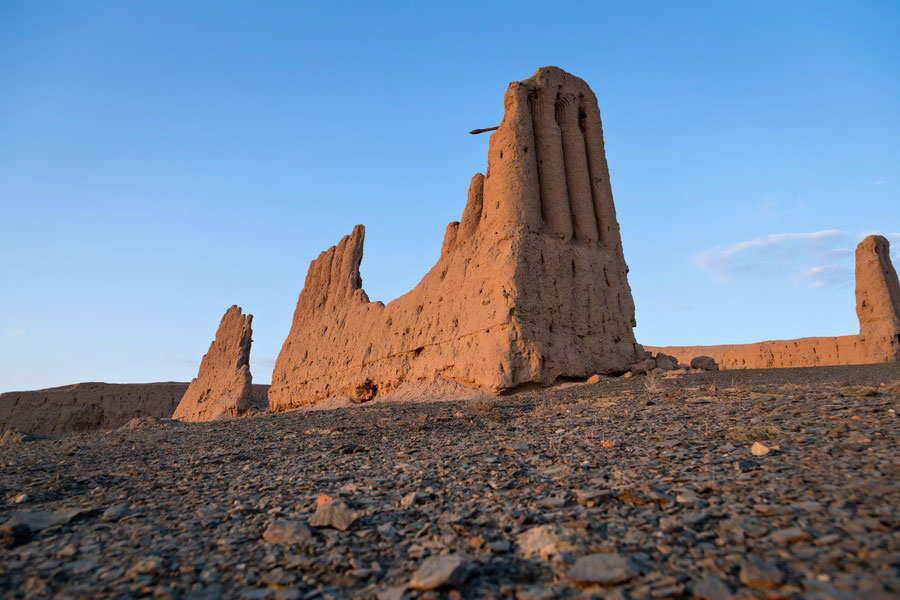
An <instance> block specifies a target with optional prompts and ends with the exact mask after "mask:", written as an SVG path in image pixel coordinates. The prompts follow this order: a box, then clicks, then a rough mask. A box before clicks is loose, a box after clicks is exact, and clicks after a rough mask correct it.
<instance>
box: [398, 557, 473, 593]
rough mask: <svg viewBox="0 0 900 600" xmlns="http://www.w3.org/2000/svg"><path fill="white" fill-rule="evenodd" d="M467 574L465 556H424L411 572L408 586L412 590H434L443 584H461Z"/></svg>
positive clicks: (453, 585)
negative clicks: (416, 567) (413, 571)
mask: <svg viewBox="0 0 900 600" xmlns="http://www.w3.org/2000/svg"><path fill="white" fill-rule="evenodd" d="M467 575H468V565H467V560H466V557H465V556H463V555H460V554H450V555H447V556H432V557H430V558H426V559H425V560H424V561H423V562H422V564H421V565H420V566H419V568H418V569H416V572H415V573H413V576H412V578H411V579H410V580H409V587H411V588H412V589H414V590H434V589H437V588H440V587H444V586H451V587H456V586H459V585H461V584H462V583H463V582H464V581H465V580H466V576H467Z"/></svg>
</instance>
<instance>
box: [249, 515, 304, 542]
mask: <svg viewBox="0 0 900 600" xmlns="http://www.w3.org/2000/svg"><path fill="white" fill-rule="evenodd" d="M262 537H263V539H264V540H266V541H267V542H271V543H273V544H308V543H310V542H311V541H312V539H313V536H312V532H311V531H310V529H309V527H307V526H306V525H305V524H304V523H302V522H301V521H290V520H285V519H276V520H274V521H272V522H271V523H269V526H268V527H266V530H265V531H263V534H262Z"/></svg>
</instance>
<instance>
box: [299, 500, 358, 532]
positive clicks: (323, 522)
mask: <svg viewBox="0 0 900 600" xmlns="http://www.w3.org/2000/svg"><path fill="white" fill-rule="evenodd" d="M358 516H359V515H358V513H357V512H356V511H354V510H351V509H350V507H349V506H347V504H346V503H345V502H344V501H343V500H333V501H331V502H326V503H324V504H320V505H318V507H316V512H315V513H313V516H311V517H310V518H309V524H310V526H311V527H334V528H335V529H339V530H341V531H346V530H347V528H349V527H350V526H351V525H352V524H353V522H354V521H355V520H356V518H357V517H358Z"/></svg>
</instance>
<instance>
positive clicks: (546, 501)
mask: <svg viewBox="0 0 900 600" xmlns="http://www.w3.org/2000/svg"><path fill="white" fill-rule="evenodd" d="M535 505H537V506H538V507H539V508H562V507H563V506H565V505H566V495H565V494H551V495H549V496H546V497H544V498H541V499H540V500H538V501H537V502H535Z"/></svg>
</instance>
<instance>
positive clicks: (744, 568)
mask: <svg viewBox="0 0 900 600" xmlns="http://www.w3.org/2000/svg"><path fill="white" fill-rule="evenodd" d="M738 579H740V581H741V583H743V584H744V585H746V586H747V587H751V588H754V589H772V588H777V587H778V586H780V585H781V583H782V582H783V581H784V573H783V572H782V571H781V569H779V568H778V567H777V566H775V565H773V564H772V563H770V562H767V561H765V560H763V559H761V558H759V557H758V556H753V555H750V556H745V557H744V561H743V564H742V565H741V571H740V573H739V574H738Z"/></svg>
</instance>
